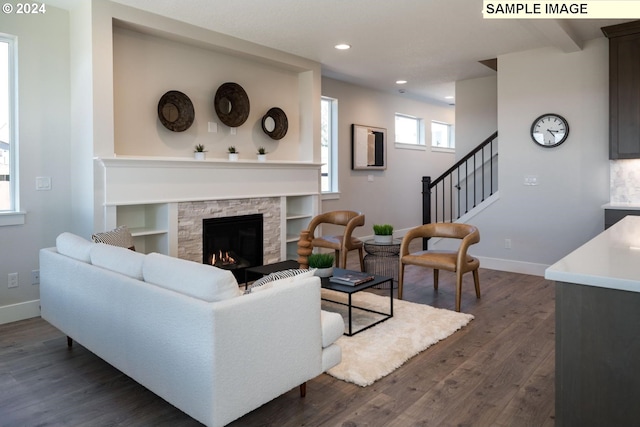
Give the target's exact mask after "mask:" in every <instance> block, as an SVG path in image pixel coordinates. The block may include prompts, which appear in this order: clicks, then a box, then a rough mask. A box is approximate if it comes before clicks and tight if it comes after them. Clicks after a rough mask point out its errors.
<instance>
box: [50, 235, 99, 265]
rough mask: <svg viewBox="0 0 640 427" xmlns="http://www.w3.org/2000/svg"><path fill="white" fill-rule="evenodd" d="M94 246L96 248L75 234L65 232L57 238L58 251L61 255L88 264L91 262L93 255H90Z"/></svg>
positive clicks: (93, 244)
mask: <svg viewBox="0 0 640 427" xmlns="http://www.w3.org/2000/svg"><path fill="white" fill-rule="evenodd" d="M93 246H95V243H93V242H90V241H88V240H86V239H83V238H82V237H80V236H78V235H75V234H73V233H67V232H65V233H62V234H60V235H59V236H58V237H57V238H56V250H57V251H58V253H59V254H62V255H65V256H68V257H70V258H73V259H77V260H78V261H83V262H86V263H90V262H91V255H90V254H89V253H90V251H91V248H92V247H93Z"/></svg>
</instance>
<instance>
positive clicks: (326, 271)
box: [308, 253, 334, 277]
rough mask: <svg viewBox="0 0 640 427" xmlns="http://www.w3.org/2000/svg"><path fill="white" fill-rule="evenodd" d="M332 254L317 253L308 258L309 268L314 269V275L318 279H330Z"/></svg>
mask: <svg viewBox="0 0 640 427" xmlns="http://www.w3.org/2000/svg"><path fill="white" fill-rule="evenodd" d="M333 260H334V258H333V254H329V253H317V254H311V255H309V258H308V263H309V268H315V269H316V271H315V273H314V274H315V275H316V276H319V277H331V276H332V275H333Z"/></svg>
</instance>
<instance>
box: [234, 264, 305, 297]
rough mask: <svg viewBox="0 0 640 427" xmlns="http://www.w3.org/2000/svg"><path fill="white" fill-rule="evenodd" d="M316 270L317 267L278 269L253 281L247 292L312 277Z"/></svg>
mask: <svg viewBox="0 0 640 427" xmlns="http://www.w3.org/2000/svg"><path fill="white" fill-rule="evenodd" d="M314 271H315V269H311V270H307V269H302V268H293V269H289V270H282V271H276V272H274V273H271V274H269V275H267V276H264V277H262V278H260V279H258V280H256V281H255V282H253V283H252V284H251V286H249V288H248V289H247V292H246V293H252V292H258V291H263V290H266V289H269V288H271V287H273V286H277V285H278V283H291V282H293V281H294V280H299V279H302V278H305V277H310V276H313V273H314Z"/></svg>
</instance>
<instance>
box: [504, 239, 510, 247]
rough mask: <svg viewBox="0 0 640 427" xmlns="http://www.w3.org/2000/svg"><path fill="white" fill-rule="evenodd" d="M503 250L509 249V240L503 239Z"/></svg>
mask: <svg viewBox="0 0 640 427" xmlns="http://www.w3.org/2000/svg"><path fill="white" fill-rule="evenodd" d="M504 248H505V249H511V239H504Z"/></svg>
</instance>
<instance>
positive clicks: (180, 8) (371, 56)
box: [114, 0, 629, 103]
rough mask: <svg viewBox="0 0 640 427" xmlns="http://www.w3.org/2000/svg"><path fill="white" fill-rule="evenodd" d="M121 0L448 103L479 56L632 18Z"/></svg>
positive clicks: (312, 1)
mask: <svg viewBox="0 0 640 427" xmlns="http://www.w3.org/2000/svg"><path fill="white" fill-rule="evenodd" d="M114 1H115V2H117V3H121V4H125V5H128V6H132V7H135V8H139V9H143V10H146V11H149V12H153V13H157V14H159V15H163V16H167V17H171V18H173V19H176V20H180V21H184V22H187V23H190V24H193V25H196V26H199V27H204V28H207V29H210V30H213V31H216V32H219V33H224V34H228V35H231V36H234V37H238V38H240V39H244V40H248V41H251V42H254V43H257V44H260V45H264V46H268V47H271V48H275V49H278V50H281V51H284V52H288V53H291V54H295V55H298V56H302V57H305V58H308V59H311V60H314V61H317V62H319V63H321V64H322V73H323V75H324V76H328V77H332V78H335V79H338V80H344V81H347V82H350V83H354V84H359V85H362V86H366V87H370V88H374V89H378V90H382V91H393V92H395V93H398V91H400V90H402V91H404V93H405V95H404V96H408V97H414V98H419V99H425V98H426V99H430V100H435V101H439V102H446V103H453V102H454V101H453V100H448V99H446V98H445V97H446V96H453V95H454V94H455V93H454V91H455V84H454V82H455V81H457V80H465V79H470V78H476V77H483V76H489V75H493V74H494V73H495V71H493V70H492V69H490V68H488V67H486V66H484V65H482V64H480V63H479V62H478V61H481V60H487V59H492V58H497V57H498V56H500V55H503V54H507V53H511V52H518V51H522V50H528V49H535V48H540V47H545V46H555V47H557V48H559V49H562V50H563V51H565V52H574V51H578V50H580V49H581V48H582V46H583V44H584V42H585V41H586V40H590V39H594V38H597V37H602V36H603V35H602V32H601V31H600V27H602V26H606V25H612V24H616V23H621V22H625V21H629V20H587V19H578V20H540V19H535V20H521V19H517V20H516V19H513V20H508V19H483V17H482V0H393V1H389V0H321V1H320V0H306V1H303V0H271V1H265V0H232V1H230V0H180V1H177V0H114ZM338 43H348V44H350V45H351V46H352V47H351V49H349V50H346V51H339V50H337V49H335V48H334V46H335V45H336V44H338ZM400 79H402V80H407V81H408V82H407V83H406V84H405V85H402V86H400V85H397V84H396V83H395V82H396V80H400Z"/></svg>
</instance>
